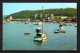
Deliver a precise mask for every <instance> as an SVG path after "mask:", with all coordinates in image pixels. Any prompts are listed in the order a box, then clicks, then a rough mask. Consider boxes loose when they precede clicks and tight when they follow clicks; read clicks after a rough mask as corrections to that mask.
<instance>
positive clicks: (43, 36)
mask: <svg viewBox="0 0 80 53" xmlns="http://www.w3.org/2000/svg"><path fill="white" fill-rule="evenodd" d="M43 15H44V13H43ZM43 20H44V18H43ZM43 22H44V21H42V33H41V28H37V29H36V33H37V35H36V37H34V41H43V40H46V39H47V34H44V32H43V31H44V30H43V29H44V28H43ZM40 24H41V23H40Z"/></svg>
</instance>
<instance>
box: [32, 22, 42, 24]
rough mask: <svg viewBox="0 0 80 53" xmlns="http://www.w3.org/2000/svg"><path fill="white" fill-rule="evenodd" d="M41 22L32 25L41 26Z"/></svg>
mask: <svg viewBox="0 0 80 53" xmlns="http://www.w3.org/2000/svg"><path fill="white" fill-rule="evenodd" d="M41 24H42V22H34V23H33V25H41Z"/></svg>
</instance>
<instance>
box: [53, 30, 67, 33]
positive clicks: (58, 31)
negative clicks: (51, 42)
mask: <svg viewBox="0 0 80 53" xmlns="http://www.w3.org/2000/svg"><path fill="white" fill-rule="evenodd" d="M54 33H67V32H66V31H60V30H57V31H54Z"/></svg>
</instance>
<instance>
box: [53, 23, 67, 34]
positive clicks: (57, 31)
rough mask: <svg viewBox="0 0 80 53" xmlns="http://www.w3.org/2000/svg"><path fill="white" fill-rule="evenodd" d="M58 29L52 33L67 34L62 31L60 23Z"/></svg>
mask: <svg viewBox="0 0 80 53" xmlns="http://www.w3.org/2000/svg"><path fill="white" fill-rule="evenodd" d="M59 27H60V29H57V30H56V31H54V33H67V32H66V31H63V25H62V23H60V25H59Z"/></svg>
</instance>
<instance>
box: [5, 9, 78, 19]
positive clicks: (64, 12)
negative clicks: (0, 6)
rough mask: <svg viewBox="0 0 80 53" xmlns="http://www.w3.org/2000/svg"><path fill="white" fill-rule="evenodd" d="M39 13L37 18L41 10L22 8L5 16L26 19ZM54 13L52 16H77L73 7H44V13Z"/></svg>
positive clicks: (32, 17)
mask: <svg viewBox="0 0 80 53" xmlns="http://www.w3.org/2000/svg"><path fill="white" fill-rule="evenodd" d="M36 13H37V14H39V15H38V16H37V18H40V14H41V13H42V10H23V11H20V12H16V13H13V14H11V15H8V16H7V17H5V18H6V19H7V18H9V16H12V17H13V19H26V18H31V19H34V17H35V14H36ZM52 13H53V14H54V16H70V17H71V16H77V9H74V8H59V9H57V8H56V9H44V14H48V16H50V14H52Z"/></svg>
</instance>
